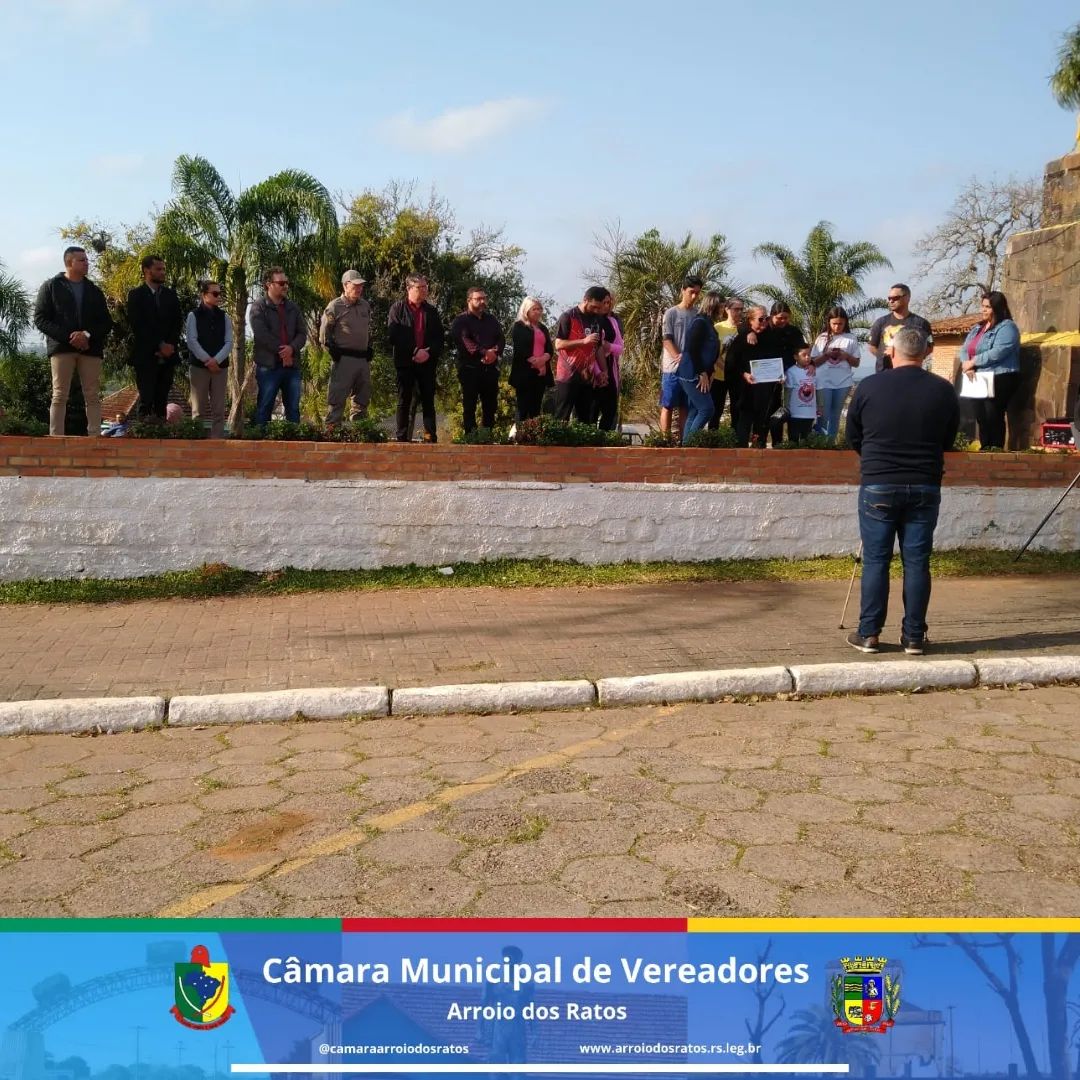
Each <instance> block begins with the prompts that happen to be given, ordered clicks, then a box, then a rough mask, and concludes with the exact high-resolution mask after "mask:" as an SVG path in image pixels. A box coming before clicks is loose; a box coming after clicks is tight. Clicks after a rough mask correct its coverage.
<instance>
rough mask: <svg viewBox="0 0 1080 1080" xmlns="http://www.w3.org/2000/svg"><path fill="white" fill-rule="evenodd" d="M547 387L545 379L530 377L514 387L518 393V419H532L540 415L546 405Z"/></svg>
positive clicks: (515, 414)
mask: <svg viewBox="0 0 1080 1080" xmlns="http://www.w3.org/2000/svg"><path fill="white" fill-rule="evenodd" d="M546 389H547V386H546V384H545V383H544V380H543V379H530V380H529V381H528V382H526V383H522V384H521V385H520V386H515V387H514V393H515V394H517V409H516V411H515V413H514V418H515V419H516V420H532V419H533V417H536V416H539V415H540V412H541V410H542V409H543V406H544V391H545V390H546Z"/></svg>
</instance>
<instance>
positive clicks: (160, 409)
mask: <svg viewBox="0 0 1080 1080" xmlns="http://www.w3.org/2000/svg"><path fill="white" fill-rule="evenodd" d="M140 265H141V266H142V274H143V283H142V284H141V285H139V286H137V287H136V288H134V289H132V290H131V292H129V293H128V298H127V313H128V321H129V322H130V323H131V331H132V335H133V337H134V344H133V345H132V350H131V366H132V367H133V368H134V369H135V385H136V387H137V388H138V390H139V416H152V417H155V418H156V419H158V420H162V421H163V420H164V419H165V406H166V405H167V404H168V402H169V390H170V389H171V387H172V383H173V375H174V374H175V373H176V365H177V364H178V363H179V361H180V357H179V355H178V352H177V350H178V348H179V346H180V331H181V329H182V327H183V323H184V314H183V312H182V311H181V310H180V301H179V300H178V299H177V297H176V293H175V291H174V290H172V289H170V288H169V286H168V285H166V284H165V260H164V259H163V258H162V257H161V256H160V255H147V256H146V257H145V258H144V259H143V260H142V262H141V263H140Z"/></svg>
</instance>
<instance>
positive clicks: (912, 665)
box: [790, 660, 979, 694]
mask: <svg viewBox="0 0 1080 1080" xmlns="http://www.w3.org/2000/svg"><path fill="white" fill-rule="evenodd" d="M790 671H791V675H792V677H793V678H794V680H795V692H796V693H798V694H845V693H847V694H850V693H860V692H861V693H867V692H870V691H884V690H908V691H911V690H945V689H951V688H961V689H963V688H966V687H970V686H974V685H975V684H976V682H978V678H979V673H978V672H977V671H976V670H975V665H974V664H972V663H971V662H969V661H967V660H891V661H889V662H887V663H884V664H882V663H877V664H873V663H871V664H867V663H865V662H864V663H861V664H860V663H857V662H855V663H848V664H799V665H797V666H796V667H793V668H791V669H790Z"/></svg>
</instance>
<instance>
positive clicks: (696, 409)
mask: <svg viewBox="0 0 1080 1080" xmlns="http://www.w3.org/2000/svg"><path fill="white" fill-rule="evenodd" d="M679 385H680V386H681V387H682V391H683V393H684V394H685V395H686V400H687V401H689V402H690V407H689V408H688V409H687V410H686V423H685V424H683V432H682V441H683V446H685V445H686V440H687V439H689V438H690V436H691V435H693V434H694V432H695V431H699V430H700V429H701V428H703V427H704V426H705V425H706V424H707V423H708V422H709V420H710V419H711V417H712V414H713V413H714V412H715V411H716V406H715V405H714V404H713V399H712V394H710V393H709V391H708V390H705V391H701V390H699V389H698V381H697V379H682V378H680V379H679Z"/></svg>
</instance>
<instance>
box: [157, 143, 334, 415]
mask: <svg viewBox="0 0 1080 1080" xmlns="http://www.w3.org/2000/svg"><path fill="white" fill-rule="evenodd" d="M172 182H173V192H174V196H175V197H174V198H173V200H172V201H171V202H170V203H169V204H168V205H167V206H166V207H165V210H164V211H163V212H162V214H161V217H159V218H158V221H157V231H156V236H155V245H156V246H157V247H158V248H159V250H160V251H161V253H162V255H164V256H165V258H166V259H167V260H168V261H169V263H170V264H171V265H172V267H173V269H174V270H175V271H177V272H179V273H181V274H187V275H189V276H190V277H191V278H192V279H196V278H200V277H210V278H214V279H215V280H216V281H219V282H220V283H221V285H222V287H223V288H224V289H225V293H226V301H227V303H228V305H229V309H230V310H231V312H232V320H233V354H232V361H231V363H230V364H229V393H230V396H231V398H232V407H231V411H230V414H229V422H230V425H231V426H232V429H233V431H239V430H240V429H241V428H242V426H243V418H244V407H243V399H244V376H245V373H246V372H245V367H246V361H247V354H246V348H247V323H246V317H247V308H248V303H249V301H250V299H251V289H252V285H253V283H254V282H255V281H257V279H258V275H259V274H260V272H263V271H265V270H267V269H268V268H269V267H271V266H273V265H277V264H280V265H281V266H284V267H286V268H287V269H288V271H289V273H290V274H292V275H295V276H297V277H300V276H301V275H307V274H312V273H314V272H315V271H316V270H317V269H318V268H319V267H320V266H323V265H325V264H327V263H329V262H331V261H332V260H333V258H334V255H335V251H336V245H337V232H338V221H337V213H336V211H335V209H334V203H333V200H332V199H331V197H330V193H329V192H328V191H327V190H326V188H325V187H323V185H322V184H320V183H319V181H318V180H316V179H315V178H314V177H313V176H311V175H310V174H309V173H306V172H301V171H299V170H297V169H286V170H285V171H284V172H279V173H276V174H275V175H274V176H271V177H269V178H268V179H266V180H263V181H262V182H261V183H258V184H255V185H254V186H253V187H249V188H244V189H243V190H242V191H240V192H239V193H237V194H234V193H233V192H232V191H231V190H230V189H229V186H228V184H226V183H225V181H224V180H223V179H222V177H221V174H220V173H219V172H218V171H217V169H215V168H214V166H213V165H211V164H210V162H209V161H207V160H206V159H205V158H202V157H189V156H187V155H186V154H185V155H181V156H180V157H178V158H177V159H176V164H175V165H174V166H173V181H172Z"/></svg>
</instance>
